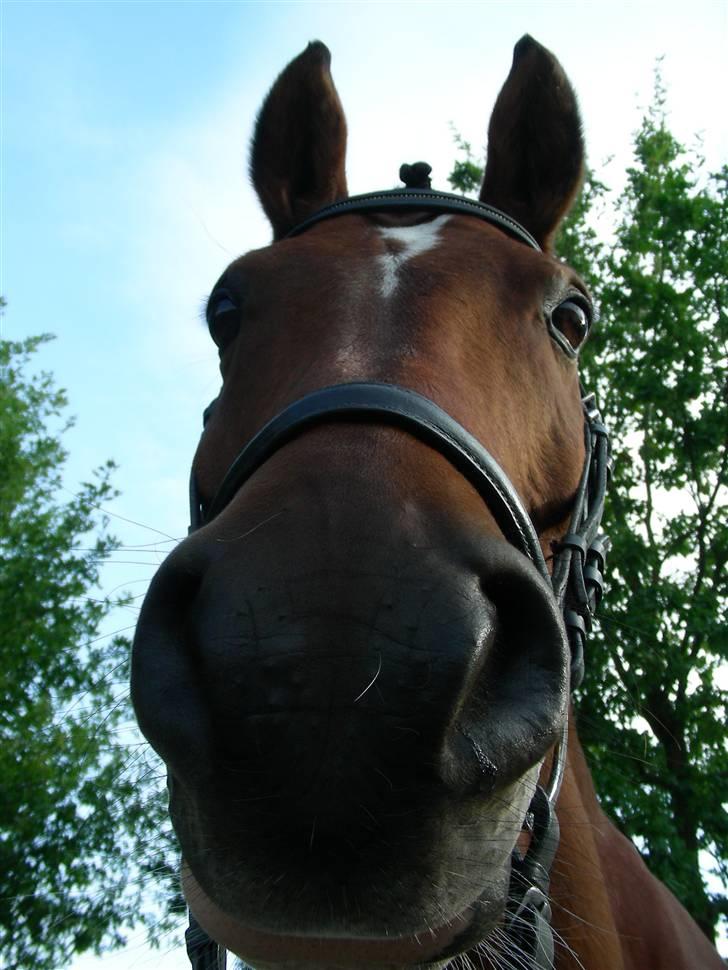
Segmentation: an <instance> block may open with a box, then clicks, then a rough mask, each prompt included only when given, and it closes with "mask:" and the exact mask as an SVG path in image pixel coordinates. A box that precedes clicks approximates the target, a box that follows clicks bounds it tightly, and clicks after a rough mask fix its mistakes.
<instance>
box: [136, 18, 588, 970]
mask: <svg viewBox="0 0 728 970" xmlns="http://www.w3.org/2000/svg"><path fill="white" fill-rule="evenodd" d="M329 61H330V58H329V53H328V51H327V49H326V48H325V47H324V45H323V44H321V43H312V44H310V45H309V46H308V48H307V49H306V50H305V51H304V52H303V53H302V54H301V55H300V56H299V57H298V58H296V59H295V60H294V61H293V62H292V63H291V64H290V65H289V66H288V67H287V68H286V69H285V70H284V72H283V73H282V74H281V75H280V77H279V78H278V80H277V81H276V83H275V85H274V86H273V88H272V90H271V91H270V93H269V95H268V97H267V99H266V101H265V103H264V105H263V107H262V110H261V112H260V115H259V118H258V122H257V126H256V131H255V137H254V140H253V145H252V159H251V171H252V178H253V182H254V185H255V189H256V191H257V193H258V196H259V198H260V200H261V202H262V205H263V207H264V209H265V212H266V214H267V216H268V218H269V220H270V223H271V225H272V228H273V233H274V242H273V243H272V244H271V245H270V246H267V247H265V248H263V249H259V250H256V251H253V252H250V253H247V254H246V255H244V256H242V257H241V258H239V259H237V260H235V261H234V262H233V263H232V264H231V265H230V266H229V267H228V268H227V269H226V270H225V272H224V273H223V274H222V276H221V277H220V279H219V280H218V282H217V283H216V284H215V286H214V287H213V289H212V292H211V295H210V298H209V301H208V304H207V319H208V323H209V327H210V332H211V336H212V338H213V340H214V341H215V343H216V344H217V346H218V349H219V354H220V369H221V373H222V379H223V383H222V390H221V392H220V395H219V398H218V399H217V401H216V402H215V404H214V407H213V408H212V409H211V410H210V413H209V416H208V420H207V422H206V426H205V430H204V433H203V436H202V439H201V441H200V445H199V448H198V451H197V454H196V456H195V459H194V464H193V483H194V489H193V519H194V523H193V524H194V525H195V526H196V528H195V530H194V531H193V532H192V533H191V534H190V536H189V537H188V538H187V539H185V541H183V542H182V543H181V544H180V545H179V546H178V548H177V549H176V550H175V551H174V552H173V553H172V554H171V555H170V556H169V558H168V559H167V560H166V562H165V563H164V564H163V565H162V567H161V568H160V570H159V572H158V574H157V575H156V577H155V579H154V581H153V583H152V585H151V588H150V590H149V593H148V595H147V598H146V601H145V604H144V608H143V611H142V615H141V619H140V623H139V628H138V632H137V636H136V640H135V645H134V656H133V680H132V688H133V699H134V704H135V708H136V711H137V715H138V719H139V722H140V725H141V727H142V730H143V731H144V733H145V734H146V736H147V737H148V738H149V740H150V741H151V743H152V745H153V746H154V748H155V749H156V750H157V751H158V752H159V754H160V755H161V756H162V758H163V759H164V761H165V762H166V765H167V768H168V778H169V792H170V810H171V814H172V819H173V823H174V827H175V830H176V832H177V835H178V837H179V841H180V844H181V848H182V855H183V885H184V890H185V894H186V897H187V900H188V902H189V905H190V907H191V910H192V911H193V913H194V914H195V915H196V917H197V919H198V920H199V922H200V923H201V924H202V926H203V927H205V929H206V930H207V931H208V932H209V933H210V935H211V936H213V937H214V939H215V940H217V941H219V942H220V943H221V944H223V945H224V946H226V947H228V948H229V949H230V950H232V951H233V952H235V953H237V954H239V955H240V956H241V957H242V958H243V959H245V960H247V961H248V962H250V963H251V964H252V965H254V966H255V967H256V968H259V967H260V968H264V967H291V968H292V967H301V968H321V967H326V968H333V967H348V968H364V967H366V968H373V967H376V968H380V970H384V968H403V967H410V968H412V967H416V966H428V967H438V966H442V967H444V966H446V965H447V964H448V962H449V961H450V960H451V959H452V957H453V956H454V955H455V954H458V953H461V952H465V951H467V950H469V949H471V948H472V947H474V946H475V945H476V944H477V943H478V942H479V941H481V940H484V939H486V938H487V939H489V940H491V945H492V946H493V947H497V944H498V939H499V934H501V933H502V925H503V919H504V912H506V911H507V909H508V907H509V905H510V904H509V892H510V891H511V887H512V881H513V877H512V868H513V859H514V852H515V853H516V857H517V855H518V853H519V852H520V854H521V856H522V855H523V854H524V853H526V852H527V849H528V844H529V839H530V838H532V836H530V835H529V833H528V831H527V826H526V828H525V829H524V820H526V819H527V817H528V814H529V806H531V803H532V799H533V797H534V792H535V791H536V786H537V783H538V780H539V773H540V772H541V771H542V770H543V766H544V762H546V763H548V762H549V760H550V758H551V753H552V751H553V749H554V746H555V745H556V744H557V743H558V742H559V740H560V739H561V738H562V736H563V731H564V725H565V721H566V718H567V711H568V701H569V688H570V666H571V664H572V652H573V651H572V650H570V648H569V642H568V638H567V635H566V631H565V627H564V622H563V619H562V615H561V611H560V609H559V606H558V604H557V599H556V598H555V597H554V594H553V591H552V587H551V582H550V575H549V574H550V571H551V569H550V564H551V560H552V553H553V548H554V544H555V543H556V542H557V541H558V540H559V539H561V538H562V537H563V535H564V534H565V533H566V532H567V530H568V528H569V521H570V517H571V514H572V508H573V506H574V503H575V498H576V497H577V496H578V494H579V491H580V483H581V482H582V479H583V469H584V464H585V458H586V455H585V435H584V409H583V404H582V398H581V394H580V386H579V378H578V373H577V353H578V350H579V347H580V346H581V344H582V342H583V340H584V338H585V336H586V333H587V330H588V327H589V323H590V320H591V315H592V310H591V306H590V300H589V295H588V292H587V290H586V288H585V286H584V284H583V282H582V281H581V280H580V279H579V277H578V276H577V275H576V274H575V273H574V271H573V270H571V269H570V268H569V267H568V266H566V265H565V264H564V263H562V262H560V261H559V260H558V259H556V258H555V257H554V255H553V252H552V249H553V240H554V237H555V234H556V233H557V231H558V229H559V225H560V223H561V221H562V220H563V218H564V216H565V214H566V213H567V212H568V209H569V207H570V205H571V203H572V201H573V198H574V196H575V193H576V192H577V190H578V188H579V184H580V179H581V175H582V167H583V146H582V138H581V129H580V121H579V115H578V110H577V105H576V100H575V97H574V94H573V92H572V89H571V87H570V85H569V83H568V81H567V79H566V77H565V75H564V73H563V71H562V69H561V68H560V66H559V64H558V62H557V61H556V60H555V59H554V57H553V56H552V55H551V54H550V53H549V52H548V51H546V50H545V49H544V48H543V47H541V46H540V45H539V44H538V43H536V42H535V41H534V40H532V39H531V38H530V37H524V38H523V39H522V40H521V41H520V42H519V43H518V44H517V46H516V48H515V54H514V61H513V66H512V69H511V72H510V74H509V76H508V78H507V80H506V82H505V85H504V87H503V89H502V91H501V93H500V95H499V97H498V99H497V102H496V105H495V109H494V111H493V114H492V117H491V121H490V126H489V134H488V157H487V165H486V169H485V177H484V181H483V186H482V190H481V195H480V203H472V204H469V203H467V202H465V201H462V202H461V203H460V204H459V205H458V204H457V202H456V200H455V199H454V198H453V197H449V196H443V195H442V194H439V193H431V192H429V190H428V189H426V188H424V187H423V188H420V189H414V190H406V191H404V192H402V193H400V194H399V195H398V196H392V194H391V193H382V194H381V195H379V196H367V197H364V198H363V200H362V199H361V198H360V199H359V201H358V202H356V201H355V200H350V199H348V195H347V185H346V177H345V169H344V160H345V144H346V124H345V120H344V114H343V111H342V108H341V105H340V102H339V99H338V96H337V93H336V90H335V88H334V85H333V82H332V79H331V75H330V71H329ZM418 172H419V177H420V178H421V177H422V171H421V168H420V169H418ZM418 192H419V193H420V194H419V195H418V194H417V193H418ZM405 196H406V197H407V198H408V199H409V201H408V202H407V203H403V202H402V199H403V197H405ZM397 199H398V200H399V202H397V201H396V200H397ZM322 210H323V211H322Z"/></svg>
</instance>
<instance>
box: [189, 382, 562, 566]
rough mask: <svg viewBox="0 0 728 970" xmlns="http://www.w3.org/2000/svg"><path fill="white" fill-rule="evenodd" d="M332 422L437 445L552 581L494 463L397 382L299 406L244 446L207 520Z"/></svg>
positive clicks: (355, 387) (354, 387) (355, 386)
mask: <svg viewBox="0 0 728 970" xmlns="http://www.w3.org/2000/svg"><path fill="white" fill-rule="evenodd" d="M333 421H367V422H380V423H383V424H389V425H394V426H395V427H397V428H400V429H401V430H403V431H407V432H408V433H409V434H411V435H412V436H413V437H415V438H418V439H419V440H420V441H424V442H425V443H426V444H428V445H430V446H431V447H433V448H434V449H435V450H436V451H438V452H439V453H440V454H441V455H443V456H444V457H445V458H447V459H448V461H449V462H450V463H451V464H452V465H453V466H454V467H455V468H457V470H458V471H459V472H460V473H461V474H462V475H463V476H464V477H465V478H467V480H468V481H469V482H470V483H471V485H473V487H474V488H475V489H476V491H477V492H478V493H479V494H480V496H481V497H482V498H483V501H484V502H485V503H486V505H487V506H488V509H489V511H490V512H491V514H492V515H493V517H494V518H495V520H496V522H497V523H498V526H499V528H500V529H501V531H502V532H503V535H504V536H505V537H506V539H507V540H508V542H510V543H511V544H512V545H514V546H515V547H516V548H517V549H519V550H520V551H521V552H522V553H523V554H524V555H525V556H527V557H528V558H529V559H530V560H531V562H533V564H534V565H535V566H536V567H537V568H538V570H539V571H540V573H541V575H542V576H543V578H544V579H545V580H546V581H547V582H550V578H549V572H548V569H547V567H546V562H545V560H544V557H543V553H542V552H541V545H540V543H539V541H538V536H537V535H536V531H535V529H534V527H533V524H532V522H531V519H530V517H529V515H528V513H527V512H526V510H525V509H524V508H523V505H522V504H521V500H520V498H519V497H518V495H517V494H516V491H515V489H514V488H513V486H512V485H511V483H510V481H509V479H508V477H507V476H506V474H505V472H504V471H503V470H502V468H501V467H500V465H499V464H498V462H497V461H496V460H495V458H493V456H492V455H491V454H490V452H489V451H488V450H487V449H486V448H484V447H483V445H482V444H481V443H480V442H479V441H478V440H477V438H475V437H473V435H471V434H470V432H469V431H466V429H465V428H464V427H463V426H462V425H461V424H459V423H458V422H457V421H456V420H455V419H454V418H452V417H451V416H450V415H449V414H448V413H447V412H446V411H443V409H442V408H441V407H439V405H437V404H435V402H434V401H431V400H430V399H429V398H426V397H423V395H421V394H418V393H417V392H416V391H412V390H409V389H407V388H404V387H399V386H397V385H396V384H379V383H352V384H334V385H332V386H331V387H325V388H322V389H321V390H318V391H313V392H312V393H311V394H307V395H306V396H305V397H302V398H300V399H299V400H298V401H294V403H293V404H290V405H289V406H288V407H287V408H285V409H284V410H283V411H281V412H280V413H279V414H277V415H276V416H275V417H274V418H273V419H272V420H271V421H269V422H268V424H266V425H265V426H264V427H263V428H262V429H261V430H260V431H259V432H258V433H257V434H256V435H255V437H254V438H252V439H251V440H250V441H249V442H248V444H247V445H246V446H245V447H244V448H243V450H242V451H241V452H240V454H239V455H238V457H237V458H236V459H235V461H234V462H233V463H232V465H231V466H230V468H229V469H228V472H227V474H226V475H225V478H224V479H223V482H222V484H221V485H220V488H219V489H218V492H217V494H216V495H215V497H214V499H213V500H212V502H211V504H210V507H209V509H207V510H206V512H205V516H204V521H207V522H209V521H210V520H211V519H214V518H215V516H216V515H219V514H220V512H222V510H223V509H224V508H225V507H226V506H227V505H228V504H229V503H230V501H231V500H232V498H233V496H234V495H235V494H236V492H237V491H238V489H239V488H240V487H241V485H243V483H244V482H246V481H247V480H248V479H249V478H250V476H251V475H252V474H253V473H254V472H255V471H256V469H258V468H259V467H260V466H261V465H262V464H263V463H264V462H265V461H267V459H268V458H270V456H271V455H272V454H274V453H275V452H276V451H278V449H279V448H281V447H283V445H285V444H286V443H287V442H288V441H290V440H291V439H292V438H295V437H296V436H297V435H299V434H301V432H302V431H304V430H305V429H306V428H309V427H311V426H312V425H314V424H322V423H330V422H333Z"/></svg>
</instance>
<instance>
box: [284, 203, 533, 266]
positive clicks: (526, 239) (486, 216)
mask: <svg viewBox="0 0 728 970" xmlns="http://www.w3.org/2000/svg"><path fill="white" fill-rule="evenodd" d="M387 209H397V210H399V211H401V210H402V209H418V210H420V211H422V210H426V211H429V212H449V213H456V214H459V215H466V216H475V217H476V218H478V219H483V220H484V221H485V222H489V223H490V224H491V225H493V226H497V227H498V228H499V229H502V230H503V231H504V232H506V233H507V234H508V235H509V236H512V237H513V238H514V239H517V240H518V241H519V242H522V243H525V244H526V245H527V246H530V247H531V249H535V250H537V251H538V252H541V247H540V246H539V244H538V243H537V242H536V240H535V239H534V238H533V236H532V235H531V233H530V232H528V230H527V229H524V227H523V226H522V225H521V224H520V223H519V222H516V220H515V219H512V218H511V217H510V216H509V215H507V214H506V213H505V212H501V210H500V209H496V208H495V206H492V205H487V204H486V203H485V202H478V201H476V200H475V199H466V198H465V197H464V196H462V195H452V194H451V193H449V192H436V191H435V190H434V189H392V190H391V191H389V192H386V191H385V192H367V193H366V194H364V195H352V196H351V197H350V198H348V199H342V200H341V201H340V202H334V203H333V204H332V205H328V206H326V207H325V208H324V209H319V211H318V212H315V213H314V214H313V215H312V216H309V218H308V219H305V220H304V221H303V222H301V223H299V224H298V225H297V226H295V227H294V228H293V229H291V231H290V232H289V233H287V234H286V236H284V239H289V238H291V237H292V236H300V234H301V233H302V232H306V230H307V229H310V228H311V227H312V226H315V225H316V223H318V222H323V220H324V219H331V218H332V216H343V215H346V214H347V213H349V212H382V211H386V210H387Z"/></svg>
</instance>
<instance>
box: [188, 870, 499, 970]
mask: <svg viewBox="0 0 728 970" xmlns="http://www.w3.org/2000/svg"><path fill="white" fill-rule="evenodd" d="M181 881H182V889H183V891H184V895H185V897H186V899H187V902H188V904H189V906H190V909H191V911H192V912H193V913H194V916H195V918H196V919H197V921H198V923H199V924H200V926H201V927H202V928H203V929H204V930H205V932H206V933H207V934H208V935H209V936H210V937H211V938H212V939H214V940H216V941H217V942H218V943H220V944H221V945H222V946H224V947H225V948H226V949H227V950H228V951H229V952H230V953H233V954H235V955H236V956H238V957H240V958H241V959H242V960H244V961H245V962H246V964H248V965H249V966H250V967H252V968H254V970H442V968H445V967H447V966H448V965H449V964H450V962H451V961H452V960H453V959H454V958H455V957H456V956H457V955H458V954H461V953H464V952H465V951H467V950H469V949H471V948H473V947H474V946H477V945H478V944H479V943H480V942H481V941H483V940H484V939H485V938H486V937H487V936H488V935H489V934H490V933H491V932H492V931H493V929H494V928H495V927H496V926H497V925H498V924H499V923H500V922H501V921H502V915H503V911H504V908H505V901H506V893H505V891H503V892H499V893H498V899H497V900H496V899H492V898H488V896H489V895H490V894H488V893H486V894H484V895H483V896H482V897H481V898H480V899H478V900H476V901H475V902H473V903H471V904H470V905H469V906H467V907H466V908H465V909H464V910H463V911H462V912H461V913H458V914H457V915H455V916H453V917H451V918H450V919H448V920H447V921H446V922H445V923H443V925H441V926H436V927H431V928H429V929H427V930H425V931H422V932H420V933H408V934H403V935H401V936H397V935H394V934H392V935H388V936H387V937H377V936H356V937H355V936H343V935H326V936H324V935H318V936H314V935H311V936H297V935H294V934H288V933H283V932H281V933H273V932H267V931H264V930H260V929H256V928H254V927H251V926H249V925H247V924H246V923H245V922H244V921H243V920H242V919H239V918H238V917H236V916H233V915H231V914H230V913H227V912H226V911H225V910H224V909H223V908H222V907H221V906H219V905H218V904H217V903H216V902H215V901H214V900H213V899H211V898H210V896H209V895H208V894H207V893H206V892H205V891H204V889H203V888H202V887H201V886H200V884H199V883H198V882H197V880H196V879H195V877H194V875H193V874H192V872H191V870H190V868H189V866H188V865H187V863H186V862H185V861H184V860H183V862H182V869H181ZM496 881H497V882H498V883H502V884H503V885H504V886H506V887H507V881H508V872H503V873H501V874H500V878H499V879H497V880H496Z"/></svg>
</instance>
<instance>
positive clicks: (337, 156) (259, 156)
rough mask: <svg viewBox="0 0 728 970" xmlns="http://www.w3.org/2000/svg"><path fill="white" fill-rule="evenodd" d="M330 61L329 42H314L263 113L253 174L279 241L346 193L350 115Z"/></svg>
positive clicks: (278, 83)
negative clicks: (335, 83)
mask: <svg viewBox="0 0 728 970" xmlns="http://www.w3.org/2000/svg"><path fill="white" fill-rule="evenodd" d="M330 65H331V54H330V53H329V50H328V48H327V47H326V45H325V44H322V43H321V41H313V42H312V43H310V44H309V45H308V47H307V48H306V50H305V51H304V52H303V53H302V54H299V56H298V57H297V58H296V59H295V60H293V61H291V63H290V64H289V65H288V67H287V68H286V69H285V70H284V71H283V73H282V74H281V75H280V77H279V78H278V80H277V81H276V82H275V84H274V85H273V87H272V88H271V90H270V93H269V94H268V97H267V98H266V99H265V101H264V102H263V107H262V108H261V109H260V114H259V115H258V120H257V123H256V126H255V135H254V137H253V144H252V148H251V154H250V174H251V178H252V180H253V185H254V186H255V190H256V192H257V193H258V198H259V199H260V201H261V203H262V205H263V208H264V210H265V214H266V215H267V216H268V219H269V220H270V223H271V225H272V226H273V234H274V238H275V239H280V238H281V236H285V234H286V233H287V232H288V231H289V230H290V229H292V228H293V227H294V226H296V225H298V223H299V222H302V221H303V220H304V219H305V218H306V217H307V216H309V215H311V214H312V213H313V212H315V211H316V210H317V209H320V208H322V206H325V205H329V204H330V203H331V202H335V201H336V200H337V199H341V198H345V197H346V195H347V189H346V174H345V170H344V161H345V155H346V119H345V118H344V112H343V109H342V107H341V102H340V101H339V96H338V94H337V93H336V88H335V87H334V82H333V80H332V78H331V72H330V70H329V68H330Z"/></svg>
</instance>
